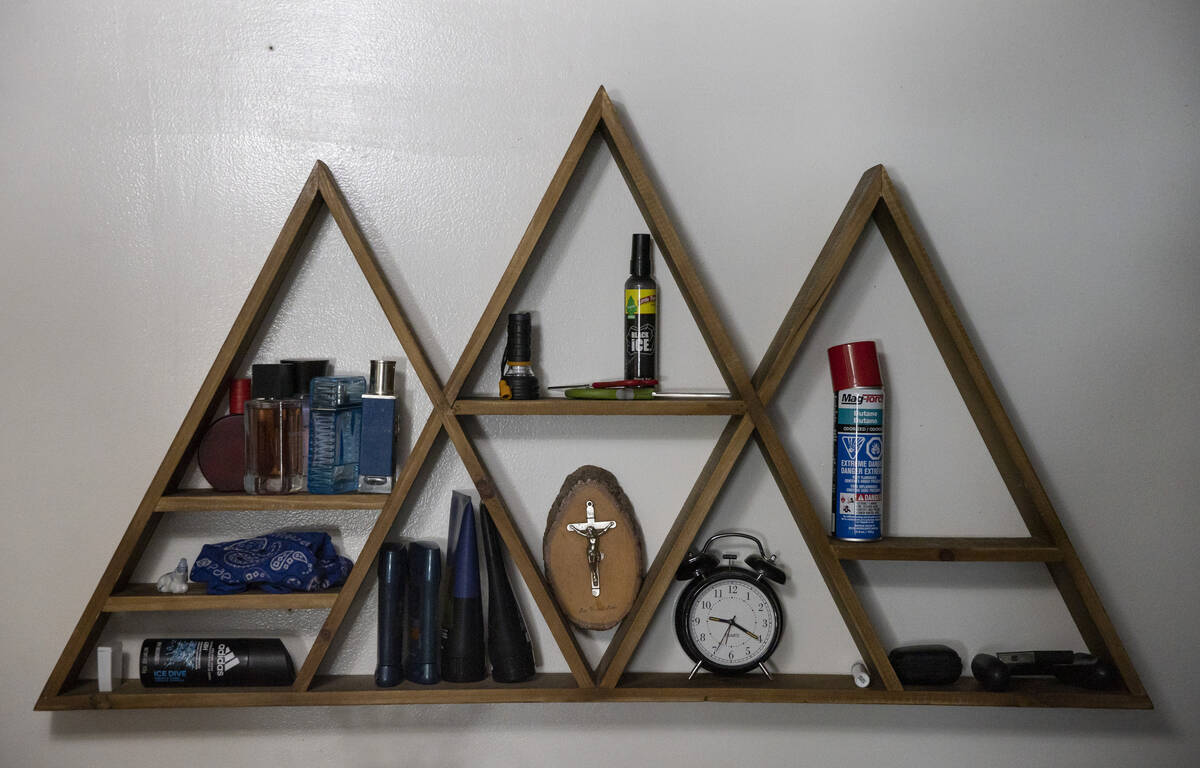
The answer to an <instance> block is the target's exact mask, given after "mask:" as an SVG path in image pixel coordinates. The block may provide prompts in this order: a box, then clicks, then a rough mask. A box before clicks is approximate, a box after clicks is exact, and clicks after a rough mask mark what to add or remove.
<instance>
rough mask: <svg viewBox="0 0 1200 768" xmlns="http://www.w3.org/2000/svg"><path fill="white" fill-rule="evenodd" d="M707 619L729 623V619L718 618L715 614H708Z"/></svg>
mask: <svg viewBox="0 0 1200 768" xmlns="http://www.w3.org/2000/svg"><path fill="white" fill-rule="evenodd" d="M708 620H709V621H719V622H721V623H722V624H728V623H729V621H730V620H729V619H718V618H717V617H716V616H709V617H708Z"/></svg>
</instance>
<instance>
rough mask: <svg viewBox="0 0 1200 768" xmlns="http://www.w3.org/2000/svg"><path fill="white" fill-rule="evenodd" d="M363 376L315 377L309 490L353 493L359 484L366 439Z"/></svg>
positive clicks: (364, 384)
mask: <svg viewBox="0 0 1200 768" xmlns="http://www.w3.org/2000/svg"><path fill="white" fill-rule="evenodd" d="M366 389H367V380H366V379H364V378H363V377H362V376H318V377H317V378H315V379H313V380H312V391H311V394H312V412H311V415H310V417H309V425H308V492H309V493H349V492H351V491H353V490H354V489H356V488H357V487H358V448H359V441H360V440H361V439H362V437H361V436H362V396H363V393H364V392H365V391H366Z"/></svg>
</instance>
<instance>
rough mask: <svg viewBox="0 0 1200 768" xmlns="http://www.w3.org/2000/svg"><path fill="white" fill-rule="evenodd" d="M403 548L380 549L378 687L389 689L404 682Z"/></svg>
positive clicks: (384, 546)
mask: <svg viewBox="0 0 1200 768" xmlns="http://www.w3.org/2000/svg"><path fill="white" fill-rule="evenodd" d="M404 554H405V553H404V548H403V547H402V546H400V545H399V544H392V543H385V544H384V545H383V546H382V547H380V548H379V641H378V661H377V663H376V666H375V685H378V686H379V687H381V688H390V687H392V686H393V685H396V684H398V683H399V682H400V681H401V680H402V679H404V577H405V576H406V575H407V574H406V571H407V570H408V564H407V563H406V562H405V559H404Z"/></svg>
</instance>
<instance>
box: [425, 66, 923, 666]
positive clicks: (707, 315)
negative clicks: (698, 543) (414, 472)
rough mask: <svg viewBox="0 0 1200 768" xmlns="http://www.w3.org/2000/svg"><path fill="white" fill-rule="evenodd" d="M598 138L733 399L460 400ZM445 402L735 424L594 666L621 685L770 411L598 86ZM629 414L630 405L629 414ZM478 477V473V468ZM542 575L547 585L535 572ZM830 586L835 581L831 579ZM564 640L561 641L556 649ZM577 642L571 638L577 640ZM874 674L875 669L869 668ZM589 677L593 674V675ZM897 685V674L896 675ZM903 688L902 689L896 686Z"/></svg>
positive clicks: (870, 634) (486, 495)
mask: <svg viewBox="0 0 1200 768" xmlns="http://www.w3.org/2000/svg"><path fill="white" fill-rule="evenodd" d="M597 134H599V135H600V136H601V137H602V138H603V140H604V143H605V144H606V145H607V147H608V149H609V152H610V154H611V156H612V158H613V161H614V162H615V163H616V165H617V168H618V169H619V170H620V171H621V175H622V176H623V177H624V179H625V182H626V185H627V187H628V188H629V192H630V194H631V195H632V196H633V199H634V202H635V203H636V205H637V207H638V210H639V211H640V212H641V214H642V218H643V219H644V221H645V223H646V226H647V227H648V228H649V230H650V234H651V235H652V236H653V238H654V240H655V242H656V244H657V245H658V250H659V253H660V254H661V255H662V258H663V261H664V262H665V263H666V265H667V268H668V269H669V270H670V272H671V275H672V277H673V278H674V279H675V282H676V284H677V285H678V287H679V292H680V294H681V296H682V298H683V300H684V303H685V304H686V305H687V307H688V309H689V311H690V312H691V316H692V319H693V321H694V322H695V324H696V327H697V329H698V330H699V331H700V334H701V336H702V337H703V339H704V342H705V344H706V345H707V347H708V350H709V352H710V353H711V354H712V356H713V361H714V363H716V366H717V369H718V370H719V371H720V373H721V376H722V378H723V379H724V380H725V383H726V385H727V386H728V387H729V391H730V393H731V397H730V399H729V400H717V401H713V400H693V401H688V400H674V401H666V402H663V401H657V402H656V401H642V402H637V401H634V402H619V401H588V400H533V401H516V400H509V401H504V400H498V399H495V398H465V399H460V398H459V394H460V392H461V389H462V387H463V385H464V384H465V382H466V380H467V378H468V377H469V376H470V374H471V372H472V371H473V370H474V368H475V366H476V365H477V363H478V361H479V356H480V354H481V352H482V350H483V348H484V345H485V344H486V342H487V340H488V338H489V337H490V336H491V334H492V333H493V332H494V331H495V330H496V328H497V327H498V325H499V324H500V321H501V315H502V313H503V311H504V308H505V306H506V305H507V304H508V301H509V299H510V298H511V296H512V292H513V291H514V290H515V289H516V287H517V285H518V284H519V283H520V281H521V280H522V278H523V277H524V275H525V274H526V272H527V271H528V270H529V269H530V268H531V267H533V266H534V265H533V264H532V263H531V259H532V257H533V254H534V252H535V250H536V248H537V245H538V243H539V242H540V241H541V238H542V236H543V235H544V233H545V231H546V228H547V226H548V225H549V222H550V220H551V217H552V216H553V215H554V212H555V211H556V210H557V208H558V206H559V204H560V202H561V200H562V196H563V193H564V192H565V191H566V189H567V187H568V186H569V185H570V183H571V180H572V179H573V178H574V177H575V174H576V172H577V171H578V169H579V162H580V160H581V159H582V158H583V155H584V153H585V151H586V150H587V147H588V145H589V144H590V143H591V142H592V140H593V138H594V137H595V136H596V135H597ZM445 395H446V400H447V401H448V402H450V403H451V404H452V408H453V409H454V411H455V413H457V414H460V415H482V414H499V413H507V414H526V415H529V414H551V413H555V414H568V413H569V414H579V413H589V414H631V413H640V414H709V415H713V414H717V415H729V416H731V418H730V421H729V423H728V424H727V426H726V427H725V429H724V431H723V432H722V434H721V435H720V436H719V437H718V439H717V443H716V447H715V448H714V449H713V452H712V454H711V455H710V458H709V460H708V462H707V463H706V465H705V467H704V468H703V470H702V471H701V474H700V476H699V478H698V479H697V480H696V483H695V484H694V486H693V488H692V491H691V492H690V494H689V495H688V497H687V499H686V500H685V502H684V504H683V506H682V509H681V510H680V512H679V515H678V516H677V518H676V520H675V522H674V524H673V526H672V527H671V529H670V531H669V532H668V534H667V536H666V538H665V539H664V541H663V543H662V545H661V546H660V548H659V551H658V554H657V556H656V557H655V559H654V561H653V562H652V564H651V565H650V568H649V569H648V571H647V575H646V578H645V579H644V581H643V584H642V588H641V590H640V591H639V593H638V595H637V596H636V598H635V601H634V605H633V608H632V609H631V610H630V612H629V614H628V615H627V616H626V617H625V619H624V620H622V622H621V624H620V626H619V627H618V629H617V632H616V633H615V634H614V636H613V638H612V640H611V641H610V644H609V647H608V648H607V649H606V651H605V654H604V655H603V657H602V658H601V661H600V664H599V665H598V668H597V669H596V670H595V671H594V676H595V682H596V685H597V686H598V687H600V688H613V687H615V686H616V684H617V682H618V680H619V679H620V677H621V674H622V673H623V671H624V668H625V665H626V664H627V663H628V661H629V659H630V657H631V656H632V653H633V651H634V650H635V648H636V646H637V644H638V643H639V642H640V640H641V638H642V635H643V633H644V631H645V629H646V627H647V626H648V624H649V621H650V619H651V618H652V617H653V615H654V613H655V611H657V609H658V607H659V605H660V604H661V602H662V600H663V598H664V597H665V595H666V592H667V589H668V587H669V586H670V583H671V581H672V580H673V578H674V573H675V569H676V568H677V567H678V565H679V562H680V561H681V560H682V558H683V556H684V554H685V553H686V551H687V548H688V546H689V545H690V544H691V542H692V540H693V539H694V538H695V535H696V532H697V531H698V530H699V527H700V526H701V525H702V524H703V522H704V520H705V518H706V517H707V515H708V513H709V511H710V510H711V509H712V504H713V502H714V501H715V500H716V498H717V496H718V494H719V493H720V490H721V488H722V487H723V486H724V483H725V480H726V479H727V478H728V476H729V472H730V471H731V470H732V468H733V465H734V463H735V462H736V461H737V459H738V457H739V456H740V454H741V452H742V450H743V448H744V447H745V445H746V443H747V441H748V440H749V437H750V435H751V434H752V433H753V432H754V431H755V428H756V426H758V425H760V424H761V423H762V422H763V421H764V420H766V419H767V416H766V412H765V410H764V409H763V407H762V405H761V404H760V403H759V402H758V400H757V397H756V396H755V392H754V388H753V384H752V382H751V380H750V377H749V375H748V373H747V371H746V368H745V366H744V365H743V363H742V359H741V356H740V355H739V354H738V353H737V351H736V350H735V349H734V346H733V343H732V341H731V340H730V337H729V334H728V333H727V332H726V330H725V327H724V324H723V323H722V322H721V318H720V315H719V314H718V313H717V311H716V308H715V307H714V305H713V303H712V300H711V299H710V298H709V295H708V291H707V289H706V288H705V287H704V284H703V282H702V281H701V279H700V276H699V274H698V273H697V271H696V269H695V266H694V265H693V263H692V260H691V257H690V256H689V255H688V252H687V249H686V248H685V246H684V244H683V241H682V239H681V238H680V237H679V234H678V232H677V231H676V229H675V225H674V224H673V223H672V221H671V218H670V216H669V215H668V214H667V212H666V209H665V207H664V206H663V203H662V200H661V198H660V196H659V194H658V192H657V190H656V189H655V186H654V183H653V181H652V180H651V178H650V174H649V173H648V172H647V169H646V165H645V163H644V162H643V161H642V158H641V155H640V154H639V153H638V151H637V149H636V148H635V147H634V144H633V142H632V140H631V139H630V137H629V134H628V132H627V131H626V129H625V127H624V125H623V124H622V122H621V119H620V117H619V115H618V113H617V110H616V107H615V106H614V105H613V103H612V101H611V99H610V98H609V96H608V93H607V91H606V90H605V89H604V87H603V86H601V87H600V88H599V89H598V90H597V91H596V95H595V97H594V98H593V99H592V103H591V105H590V106H589V107H588V109H587V111H586V112H585V114H584V117H583V120H582V121H581V122H580V124H579V128H578V129H577V130H576V132H575V135H574V138H573V139H572V140H571V143H570V144H569V145H568V147H567V151H566V153H565V154H564V155H563V159H562V161H561V162H560V163H559V166H558V169H557V170H556V171H555V173H554V176H553V177H552V178H551V180H550V184H549V186H548V187H547V189H546V192H545V194H544V195H543V196H542V200H541V202H540V203H539V204H538V207H537V209H536V210H535V212H534V215H533V218H532V219H531V221H530V222H529V225H528V227H526V229H525V233H524V235H523V236H522V238H521V241H520V243H519V244H518V245H517V249H516V251H515V252H514V253H513V257H512V259H511V260H510V261H509V264H508V267H507V268H506V269H505V271H504V274H503V276H502V277H501V278H500V282H499V283H498V284H497V286H496V289H495V291H494V292H493V294H492V297H491V299H490V300H489V301H488V303H487V305H486V307H485V308H484V310H483V314H482V315H481V317H480V318H479V322H478V323H477V324H476V326H475V330H474V332H473V333H472V334H471V336H470V338H469V340H468V341H467V345H466V347H465V349H464V350H463V353H462V355H461V356H460V357H459V360H458V363H457V364H456V365H455V367H454V370H453V372H452V373H451V375H450V379H449V381H448V382H447V385H446V390H445ZM631 406H632V407H631ZM760 428H761V427H760ZM447 429H448V431H449V432H450V438H451V440H453V441H454V442H455V445H456V446H457V447H459V453H460V454H461V455H464V456H465V455H473V454H474V449H473V447H472V446H471V445H470V441H469V439H468V438H467V437H466V435H465V433H464V432H463V431H462V430H461V428H460V427H459V426H458V425H457V424H454V425H451V424H450V422H447ZM479 471H480V476H481V477H484V478H486V477H487V472H486V468H483V467H482V466H481V467H480V468H479ZM472 477H475V472H474V470H472ZM476 485H477V487H478V489H479V492H480V495H481V497H482V498H483V500H484V502H485V503H486V504H488V506H489V508H490V507H492V506H493V505H499V506H503V502H502V501H501V500H500V499H499V494H498V490H497V489H496V487H495V485H494V484H493V483H491V481H490V480H488V481H487V482H486V483H485V484H480V483H479V482H476ZM538 576H539V577H541V572H540V571H539V573H538ZM831 578H834V577H832V575H831ZM834 599H835V600H837V601H838V602H839V607H840V608H842V609H843V613H844V614H845V613H849V614H850V615H854V616H860V617H862V618H861V620H859V621H858V622H856V623H855V624H854V626H853V628H852V630H851V634H852V635H853V636H854V637H855V640H856V641H857V642H858V643H859V647H860V648H861V649H863V653H864V656H869V658H871V659H872V660H873V661H874V662H875V664H886V661H887V658H886V653H885V652H884V651H883V647H882V645H881V644H880V643H879V641H878V639H877V638H875V636H874V630H873V629H872V628H871V627H870V624H869V622H867V621H866V619H865V617H866V614H865V612H864V611H863V609H862V607H861V605H860V604H859V603H858V600H857V596H855V595H854V592H853V590H852V589H851V588H850V584H849V581H848V580H846V583H845V584H844V588H843V589H842V590H841V591H840V593H835V595H834ZM562 642H563V640H561V639H560V644H561V643H562ZM572 642H574V640H572ZM873 667H874V665H873ZM880 669H881V670H882V672H883V674H885V675H886V674H888V673H889V672H890V667H882V666H881V667H880ZM589 671H591V670H589ZM892 676H893V677H894V673H893V674H892ZM898 686H899V682H898V681H896V687H898Z"/></svg>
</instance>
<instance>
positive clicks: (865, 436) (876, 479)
mask: <svg viewBox="0 0 1200 768" xmlns="http://www.w3.org/2000/svg"><path fill="white" fill-rule="evenodd" d="M829 371H830V373H832V374H833V392H834V403H833V423H834V426H833V526H832V528H833V530H832V535H833V537H834V538H836V539H843V540H845V541H875V540H877V539H880V538H882V537H883V379H882V378H881V377H880V375H879V358H878V356H877V355H876V354H875V342H873V341H856V342H853V343H850V344H841V345H839V346H836V347H830V348H829Z"/></svg>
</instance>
